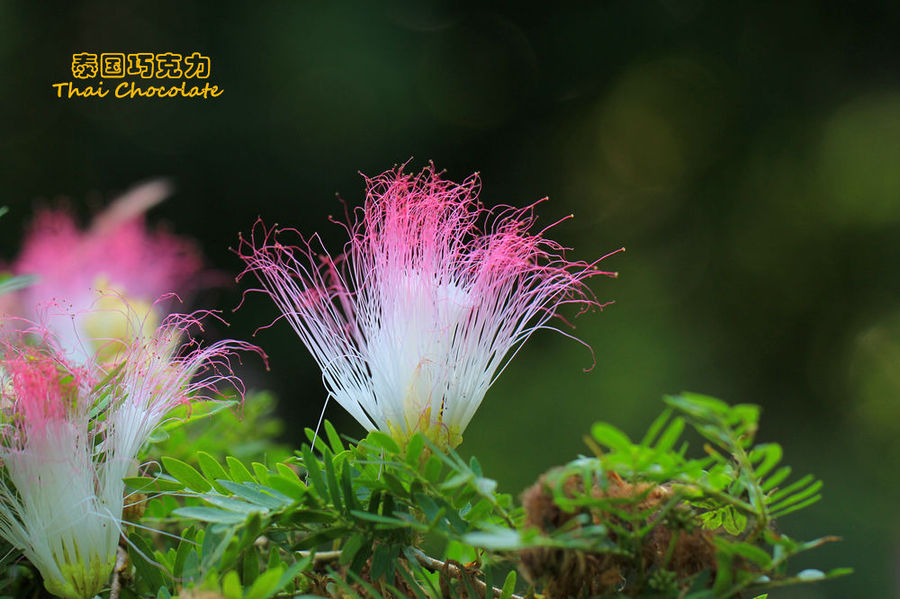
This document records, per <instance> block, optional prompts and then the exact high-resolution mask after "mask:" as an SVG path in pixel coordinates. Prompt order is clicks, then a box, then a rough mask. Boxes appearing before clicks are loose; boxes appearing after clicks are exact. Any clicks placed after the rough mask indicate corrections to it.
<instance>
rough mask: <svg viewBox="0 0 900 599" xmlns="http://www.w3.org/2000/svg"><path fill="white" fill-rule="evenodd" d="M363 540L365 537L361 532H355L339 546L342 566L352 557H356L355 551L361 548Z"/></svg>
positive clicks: (348, 562)
mask: <svg viewBox="0 0 900 599" xmlns="http://www.w3.org/2000/svg"><path fill="white" fill-rule="evenodd" d="M365 542H366V537H365V536H364V535H362V534H355V535H353V536H352V537H350V538H349V539H347V542H346V543H344V546H343V547H342V548H341V557H340V563H341V564H342V565H344V566H347V565H349V564H350V563H351V562H352V561H353V558H354V557H356V553H357V552H358V551H359V550H360V549H362V548H363V545H364V544H365Z"/></svg>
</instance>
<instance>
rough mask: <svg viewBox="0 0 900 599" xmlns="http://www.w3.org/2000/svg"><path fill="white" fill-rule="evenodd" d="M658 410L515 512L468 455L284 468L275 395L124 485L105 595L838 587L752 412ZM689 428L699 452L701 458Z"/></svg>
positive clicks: (175, 444) (314, 450)
mask: <svg viewBox="0 0 900 599" xmlns="http://www.w3.org/2000/svg"><path fill="white" fill-rule="evenodd" d="M665 401H666V404H667V408H666V410H665V411H664V412H663V414H662V415H660V416H659V417H658V418H657V419H656V420H655V421H654V422H653V423H652V424H651V426H650V427H649V429H648V431H647V433H646V434H645V435H644V437H643V438H642V439H641V440H640V441H639V442H633V441H631V440H630V439H629V438H628V437H627V436H626V435H625V434H624V433H623V432H621V431H620V430H618V429H616V428H615V427H614V426H612V425H610V424H607V423H597V424H595V425H594V426H593V428H592V430H591V434H590V436H588V437H586V442H587V445H588V447H589V448H590V449H591V450H592V453H593V455H590V456H580V457H578V458H577V459H575V460H573V461H572V462H570V463H568V464H566V465H563V466H560V467H558V468H554V469H552V470H551V471H549V472H547V473H545V474H544V475H542V476H541V478H540V479H539V480H538V481H537V482H536V483H535V485H534V486H533V487H531V488H529V489H528V490H526V491H525V492H524V493H523V494H522V501H521V502H515V501H514V499H513V497H511V496H510V495H507V494H503V493H498V492H497V483H496V482H495V481H494V480H492V479H490V478H487V477H486V476H485V475H484V473H483V472H482V469H481V466H480V464H479V463H478V460H477V459H476V458H474V457H473V458H471V459H470V460H468V461H466V460H464V459H463V458H461V457H460V455H459V454H458V453H456V452H454V451H452V450H451V451H445V450H442V449H440V448H439V447H437V446H435V445H434V444H433V443H432V442H431V441H430V440H429V439H427V438H425V437H423V436H421V435H416V436H413V437H412V438H411V439H410V440H409V442H408V443H407V444H406V445H405V446H402V447H401V446H400V445H398V444H397V443H396V442H395V441H394V440H393V439H391V438H390V437H389V436H388V435H386V434H384V433H381V432H372V433H369V434H368V436H366V437H365V438H364V439H362V440H361V441H358V442H354V441H348V440H347V439H345V438H342V437H341V436H340V435H339V434H338V433H337V432H336V431H335V429H334V427H333V426H332V425H331V424H330V423H327V422H326V423H325V425H324V427H323V431H322V434H319V435H317V434H315V433H314V432H313V431H311V430H309V429H307V431H306V434H307V437H308V439H309V443H307V444H304V445H303V447H302V448H301V450H299V451H297V452H295V453H294V454H290V453H289V452H287V451H286V450H285V449H284V448H283V446H280V445H277V444H275V443H273V442H272V441H271V437H270V436H271V435H272V434H274V433H275V432H277V430H278V429H277V423H276V422H275V421H274V420H273V418H272V415H271V408H272V404H271V399H270V398H267V397H263V398H261V399H260V401H259V403H258V404H257V406H258V407H254V401H253V399H251V400H249V401H248V402H247V404H246V406H247V412H246V413H245V415H244V416H245V418H244V420H243V421H241V422H238V421H237V420H235V421H234V422H233V423H230V426H228V427H223V425H222V424H221V422H222V420H223V419H228V418H233V416H231V415H228V414H227V411H221V412H220V413H219V414H216V415H212V416H211V415H209V414H201V413H196V414H192V415H191V416H190V418H186V419H185V420H184V421H175V422H173V424H172V425H171V426H169V427H168V428H169V430H168V431H166V434H165V435H162V436H161V437H160V438H159V439H157V445H156V446H155V447H154V453H157V454H159V455H161V456H162V457H161V458H160V460H159V461H158V462H156V461H151V462H149V463H148V464H147V465H145V467H144V469H143V471H142V473H141V476H138V477H134V478H131V479H128V481H127V483H128V485H129V489H130V495H129V498H130V501H129V503H130V504H132V507H131V508H130V509H129V510H128V515H129V517H130V518H131V519H132V521H133V526H132V527H131V529H130V530H128V531H126V535H127V540H123V543H122V548H121V551H120V562H119V564H118V565H117V570H116V573H115V574H114V579H113V581H112V587H113V588H111V589H110V595H109V596H113V597H122V598H157V599H165V598H168V597H175V596H180V597H225V598H226V599H266V598H269V597H276V596H277V597H311V596H318V597H336V598H337V597H372V598H378V597H415V598H417V599H431V598H437V597H489V596H496V597H503V598H511V597H517V596H534V597H539V596H545V597H551V598H553V597H568V596H575V597H578V596H599V597H610V598H612V597H671V598H676V597H678V598H685V599H714V598H726V597H747V596H751V597H756V596H763V597H764V596H765V595H764V594H762V595H761V594H760V593H765V592H766V590H767V589H770V588H774V587H780V586H787V585H793V584H800V583H808V582H813V581H818V580H824V579H827V578H831V577H835V576H839V575H842V574H845V573H847V570H846V569H837V570H832V571H830V572H828V573H825V572H822V571H819V570H804V571H801V572H792V571H791V570H790V568H789V560H790V558H791V557H793V556H795V555H796V554H798V553H800V552H803V551H806V550H809V549H813V548H815V547H818V546H820V545H822V544H823V543H826V542H829V541H831V540H833V539H832V538H830V537H823V538H820V539H816V540H813V541H808V542H800V541H796V540H794V539H791V538H790V537H788V536H787V535H785V534H784V533H782V532H779V531H777V530H776V529H775V527H774V521H775V519H776V518H780V517H782V516H785V515H788V514H790V513H791V512H793V511H796V510H799V509H802V508H804V507H806V506H808V505H810V504H812V503H814V502H815V501H817V500H818V499H819V497H820V495H819V490H820V487H821V482H820V481H817V480H816V479H815V478H814V477H812V476H809V475H807V476H803V477H799V478H796V479H795V480H791V469H790V467H788V466H784V465H781V458H782V451H781V448H780V446H778V445H777V444H774V443H765V444H754V436H755V433H756V429H757V424H758V418H759V409H758V408H757V407H756V406H751V405H737V406H733V407H731V406H728V405H726V404H725V403H723V402H720V401H718V400H715V399H712V398H709V397H704V396H699V395H693V394H682V395H679V396H674V397H668V398H666V400H665ZM223 405H227V404H223ZM184 422H190V423H189V424H187V425H186V426H183V425H182V424H183V423H184ZM687 427H690V429H693V431H695V432H696V433H697V434H698V435H699V437H700V438H701V439H702V440H703V441H704V445H703V452H702V453H701V455H700V456H699V457H690V456H689V453H688V443H687V442H686V441H684V437H686V436H688V435H691V434H694V433H691V432H690V430H686V428H687ZM229 431H230V432H229ZM235 435H237V437H236V436H235ZM237 439H243V440H244V441H243V444H242V445H241V446H237V445H236V444H235V443H236V440H237ZM188 447H191V448H192V449H191V450H190V451H187V448H188ZM232 453H240V454H241V456H240V458H239V457H235V456H234V455H231V454H232ZM4 567H5V569H6V571H7V572H6V573H7V576H6V582H4V583H0V592H2V593H3V594H4V595H7V596H26V594H28V593H30V592H33V591H34V589H37V588H38V585H39V582H38V579H37V575H36V574H35V573H33V572H32V571H31V570H30V568H29V567H28V566H27V564H11V563H10V559H9V558H8V559H7V560H6V563H5V565H4Z"/></svg>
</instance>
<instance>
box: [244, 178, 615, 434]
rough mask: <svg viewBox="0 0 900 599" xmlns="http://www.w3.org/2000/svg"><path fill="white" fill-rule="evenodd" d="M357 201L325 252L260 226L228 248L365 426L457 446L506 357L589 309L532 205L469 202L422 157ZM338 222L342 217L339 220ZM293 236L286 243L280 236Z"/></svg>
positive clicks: (576, 265)
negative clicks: (340, 249) (333, 251)
mask: <svg viewBox="0 0 900 599" xmlns="http://www.w3.org/2000/svg"><path fill="white" fill-rule="evenodd" d="M367 186H368V193H367V196H366V202H365V205H364V207H363V208H362V209H361V210H359V211H357V212H356V217H355V220H354V221H353V222H351V223H349V224H347V225H346V229H347V231H348V233H349V235H350V241H349V242H348V243H347V245H346V246H345V249H344V253H343V254H342V255H341V256H339V257H338V258H332V257H331V256H330V255H329V254H328V252H327V251H326V250H325V249H324V248H323V247H322V244H321V241H320V240H319V238H318V236H316V235H313V236H312V237H310V238H304V237H303V236H302V235H300V234H299V233H297V232H296V231H295V230H293V229H279V228H277V227H276V228H272V229H266V228H265V227H264V226H263V225H261V224H259V223H258V224H257V226H256V227H254V230H253V233H252V235H251V237H250V239H242V240H241V245H240V250H239V254H240V255H241V257H242V258H243V259H244V260H245V261H246V263H247V269H246V271H245V274H246V273H253V274H254V275H255V276H256V277H257V278H258V279H259V280H260V282H261V283H262V285H263V287H264V291H266V292H267V293H268V294H269V295H271V297H272V299H274V301H275V303H276V304H277V305H278V307H279V308H280V310H281V312H282V313H283V316H284V317H285V318H286V319H287V320H288V322H289V323H290V324H291V326H292V327H293V329H294V330H295V331H296V333H297V335H298V336H299V337H300V339H301V340H302V341H303V343H304V344H305V345H306V347H307V348H308V349H309V351H310V352H311V353H312V355H313V357H314V358H315V359H316V361H317V362H318V364H319V366H320V368H321V369H322V374H323V379H324V382H325V385H326V387H327V389H328V391H329V394H330V395H331V396H333V397H334V398H335V400H337V401H338V403H340V405H341V406H343V407H344V408H345V409H346V410H347V411H348V412H349V413H350V414H351V415H353V416H354V418H356V420H357V421H359V422H360V423H361V424H362V425H363V426H364V427H365V428H366V429H368V430H372V429H380V430H383V431H387V432H390V433H391V434H393V435H394V436H395V437H397V438H399V439H400V440H403V439H405V438H408V436H410V435H412V434H413V433H415V432H423V433H425V434H427V435H428V436H430V437H431V438H432V439H434V440H435V441H437V442H439V443H440V444H444V445H449V446H455V445H457V444H458V443H459V442H460V441H461V439H462V432H463V430H464V429H465V428H466V426H467V425H468V423H469V421H470V420H471V419H472V416H473V415H474V413H475V411H476V409H477V408H478V406H479V405H480V404H481V401H482V399H483V398H484V395H485V393H486V392H487V390H488V388H489V387H490V386H491V385H492V384H493V382H494V381H495V380H496V378H497V376H498V375H499V374H500V372H502V370H503V368H504V366H505V364H506V363H507V361H508V360H509V359H510V358H511V357H512V356H513V355H514V354H515V352H516V350H517V349H518V348H519V347H520V346H521V344H522V343H524V342H525V341H526V340H527V339H528V338H529V337H530V336H531V335H532V334H533V333H534V332H535V331H537V330H539V329H541V328H553V327H551V326H550V325H549V324H548V323H549V321H550V319H551V318H553V317H554V315H555V314H556V312H557V310H558V308H559V307H560V306H562V305H563V304H568V303H575V304H578V305H580V306H581V308H583V309H587V308H589V307H591V306H599V305H600V304H598V303H597V302H596V301H595V300H594V298H593V295H592V294H591V292H590V290H589V289H588V288H587V286H586V284H585V281H586V280H587V279H589V278H590V277H593V276H596V275H610V276H612V275H614V273H610V272H606V271H602V270H600V269H598V268H597V262H591V263H588V262H577V261H569V260H567V259H566V257H565V255H564V254H565V251H564V248H563V247H562V246H560V245H559V244H557V243H555V242H553V241H551V240H549V239H547V238H545V237H544V236H543V235H542V233H543V231H542V232H539V233H532V232H530V230H531V228H532V227H533V225H534V223H535V216H534V207H535V205H536V204H533V205H531V206H528V207H526V208H520V209H517V208H512V207H508V206H500V207H497V208H494V209H492V210H489V209H486V208H484V207H483V206H482V205H481V204H480V203H479V202H478V191H479V188H480V185H479V182H478V179H477V177H476V176H472V177H470V178H468V179H467V180H465V181H464V182H463V183H461V184H456V183H453V182H450V181H447V180H445V179H443V178H441V176H440V174H439V173H436V172H435V170H434V169H433V168H427V169H425V170H424V171H422V172H421V173H419V174H417V175H408V174H405V173H403V172H402V169H398V170H395V171H389V172H387V173H384V174H383V175H381V176H379V177H376V178H374V179H368V180H367ZM348 220H350V219H349V218H348ZM288 237H291V238H292V240H291V241H290V242H287V241H286V239H287V238H288Z"/></svg>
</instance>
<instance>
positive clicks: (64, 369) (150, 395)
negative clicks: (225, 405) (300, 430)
mask: <svg viewBox="0 0 900 599" xmlns="http://www.w3.org/2000/svg"><path fill="white" fill-rule="evenodd" d="M202 316H203V314H198V315H196V316H194V315H190V316H186V315H171V316H169V317H167V318H166V319H165V320H164V321H163V323H162V325H161V326H160V327H159V328H158V329H157V330H156V331H155V332H154V333H153V334H152V335H151V336H149V337H147V336H144V335H136V334H132V335H128V339H129V340H128V341H120V342H119V343H121V344H122V347H121V348H119V350H118V351H116V352H115V354H114V355H115V356H116V361H115V362H114V363H110V362H107V361H106V360H105V359H104V360H100V361H94V362H91V363H89V364H87V365H84V364H83V363H82V362H80V361H79V362H77V363H75V364H73V363H72V362H70V361H69V360H67V359H66V358H65V357H64V353H63V351H62V350H61V348H59V347H58V346H57V345H56V343H55V340H54V337H53V335H52V334H51V333H50V332H49V331H47V330H46V329H38V328H35V329H31V330H30V331H29V333H30V334H33V333H35V332H36V333H38V334H39V335H40V336H41V337H42V341H43V343H41V344H40V346H39V347H38V346H31V345H25V344H23V343H21V342H20V341H16V342H11V341H9V340H7V341H4V342H3V343H2V346H0V352H2V354H0V464H2V468H3V470H4V475H3V476H2V477H0V536H3V537H4V538H6V539H7V540H8V541H9V542H10V543H11V544H12V545H14V546H15V547H16V548H17V549H19V550H21V551H22V552H23V553H24V554H25V556H26V557H27V558H28V559H29V561H31V562H32V563H33V564H34V565H35V566H36V567H37V568H38V570H39V571H40V573H41V575H42V577H43V579H44V585H45V586H46V588H47V590H48V591H49V592H51V593H53V594H54V595H57V596H59V597H65V598H67V599H87V598H89V597H93V596H94V595H95V594H96V593H97V592H98V591H100V589H101V588H102V587H103V586H104V584H105V582H106V581H107V580H108V578H109V575H110V573H111V572H112V569H113V566H114V562H115V557H116V548H117V546H118V542H119V537H120V535H121V532H122V531H121V527H122V511H123V508H124V501H125V484H124V482H123V480H122V479H123V478H124V477H125V476H128V475H129V474H134V473H136V469H137V463H136V457H137V455H138V452H139V451H140V449H141V447H142V446H143V445H144V444H145V443H146V442H147V440H148V438H149V437H150V434H151V433H152V432H153V430H154V429H155V428H156V427H157V426H159V424H160V423H161V422H163V421H164V420H165V419H166V417H167V415H168V414H169V412H170V411H171V410H172V408H174V407H175V406H177V405H180V404H182V403H184V402H189V401H198V400H204V399H210V398H212V397H214V395H215V393H216V389H217V388H218V386H219V385H220V384H222V383H230V384H231V385H232V386H234V387H236V388H237V390H238V392H239V393H240V394H241V395H243V387H242V385H241V382H240V381H239V380H238V379H237V378H236V377H235V376H234V375H233V373H232V370H231V363H230V361H231V359H232V358H233V356H234V355H235V352H237V351H238V350H250V351H255V352H259V353H261V350H259V349H258V348H256V347H255V346H252V345H249V344H247V343H243V342H238V341H231V340H228V341H220V342H218V343H214V344H212V345H209V346H208V347H201V346H199V344H198V343H197V342H196V341H193V340H191V339H190V338H189V337H187V330H188V329H189V328H191V327H193V326H195V325H197V324H198V323H199V318H200V317H202ZM133 321H134V318H133V317H129V319H128V320H127V322H133ZM16 336H17V337H21V334H18V333H17V334H16ZM76 364H77V365H76Z"/></svg>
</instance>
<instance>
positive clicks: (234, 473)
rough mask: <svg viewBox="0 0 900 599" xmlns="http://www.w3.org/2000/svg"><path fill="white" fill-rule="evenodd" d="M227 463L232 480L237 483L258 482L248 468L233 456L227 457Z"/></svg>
mask: <svg viewBox="0 0 900 599" xmlns="http://www.w3.org/2000/svg"><path fill="white" fill-rule="evenodd" d="M225 463H226V464H228V471H229V472H230V473H231V476H230V477H229V478H231V480H233V481H236V482H246V483H255V482H256V480H255V479H254V478H253V475H252V474H250V471H249V470H247V467H246V466H244V464H243V463H242V462H241V461H240V460H239V459H237V458H236V457H233V456H225Z"/></svg>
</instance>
